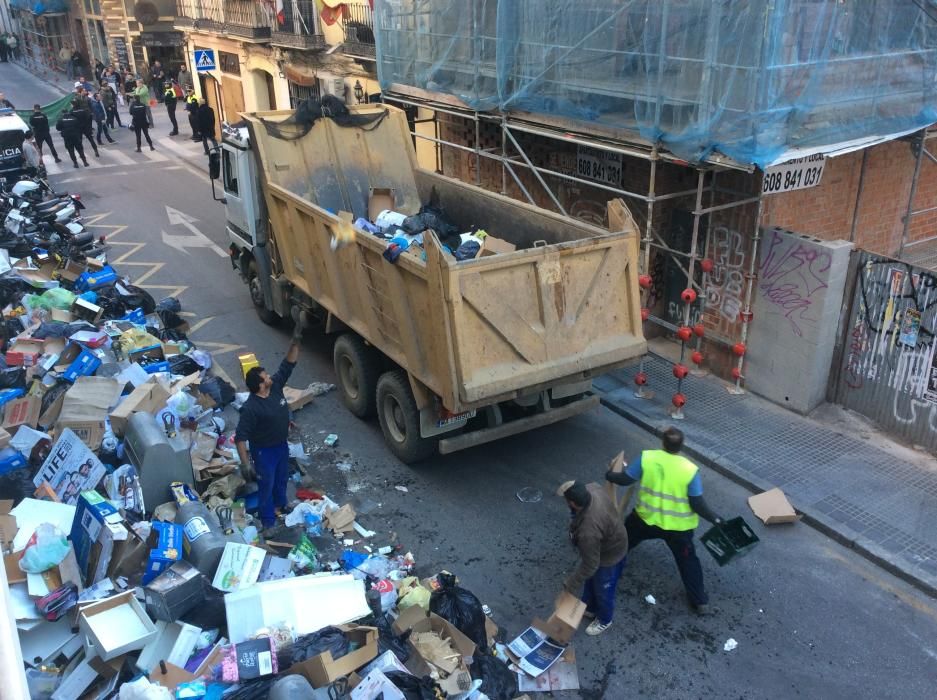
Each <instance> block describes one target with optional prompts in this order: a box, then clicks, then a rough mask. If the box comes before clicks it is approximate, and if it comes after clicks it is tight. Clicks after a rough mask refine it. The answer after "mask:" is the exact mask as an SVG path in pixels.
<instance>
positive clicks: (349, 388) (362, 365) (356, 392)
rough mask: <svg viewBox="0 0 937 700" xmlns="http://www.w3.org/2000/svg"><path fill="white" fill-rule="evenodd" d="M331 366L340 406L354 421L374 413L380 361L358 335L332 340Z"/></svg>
mask: <svg viewBox="0 0 937 700" xmlns="http://www.w3.org/2000/svg"><path fill="white" fill-rule="evenodd" d="M332 364H333V366H334V368H335V376H336V377H338V388H339V391H340V392H341V395H342V403H344V404H345V407H346V408H347V409H348V410H349V411H351V412H352V413H353V414H355V415H356V416H358V418H370V417H371V416H373V415H374V414H375V412H376V411H377V399H376V398H375V393H376V391H377V380H378V378H379V377H380V375H381V358H380V356H379V355H378V353H377V351H376V350H375V349H374V348H372V347H370V346H368V345H367V344H366V343H365V342H364V340H362V338H361V337H360V336H357V335H355V334H354V333H344V334H342V335H340V336H339V337H338V339H337V340H336V341H335V348H334V349H333V350H332Z"/></svg>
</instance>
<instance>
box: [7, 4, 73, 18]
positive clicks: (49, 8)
mask: <svg viewBox="0 0 937 700" xmlns="http://www.w3.org/2000/svg"><path fill="white" fill-rule="evenodd" d="M10 7H12V8H13V9H15V10H25V11H26V12H32V13H33V14H34V15H43V14H54V13H59V12H68V1H67V0H10Z"/></svg>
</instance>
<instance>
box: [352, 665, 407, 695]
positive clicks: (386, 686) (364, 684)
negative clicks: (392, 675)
mask: <svg viewBox="0 0 937 700" xmlns="http://www.w3.org/2000/svg"><path fill="white" fill-rule="evenodd" d="M373 698H383V700H406V695H404V694H403V693H402V692H400V689H399V688H397V686H395V685H394V684H393V683H391V682H390V681H389V680H388V679H387V676H385V675H384V672H383V671H381V669H379V668H376V669H374V670H373V671H371V672H369V673H368V675H366V676H365V677H364V678H362V679H361V681H360V682H359V683H358V684H357V685H355V687H354V688H353V689H352V691H351V700H373Z"/></svg>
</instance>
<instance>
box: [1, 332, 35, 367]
mask: <svg viewBox="0 0 937 700" xmlns="http://www.w3.org/2000/svg"><path fill="white" fill-rule="evenodd" d="M41 354H42V341H41V340H37V339H34V338H16V339H15V340H14V341H13V343H12V344H11V345H10V348H9V349H8V350H7V352H6V362H7V365H10V366H20V365H22V366H24V367H33V366H35V365H36V363H37V362H38V361H39V356H40V355H41Z"/></svg>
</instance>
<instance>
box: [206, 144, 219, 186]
mask: <svg viewBox="0 0 937 700" xmlns="http://www.w3.org/2000/svg"><path fill="white" fill-rule="evenodd" d="M220 175H221V154H220V153H219V152H218V151H217V150H212V151H211V152H210V153H209V154H208V178H209V179H210V180H217V179H218V177H219V176H220Z"/></svg>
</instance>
